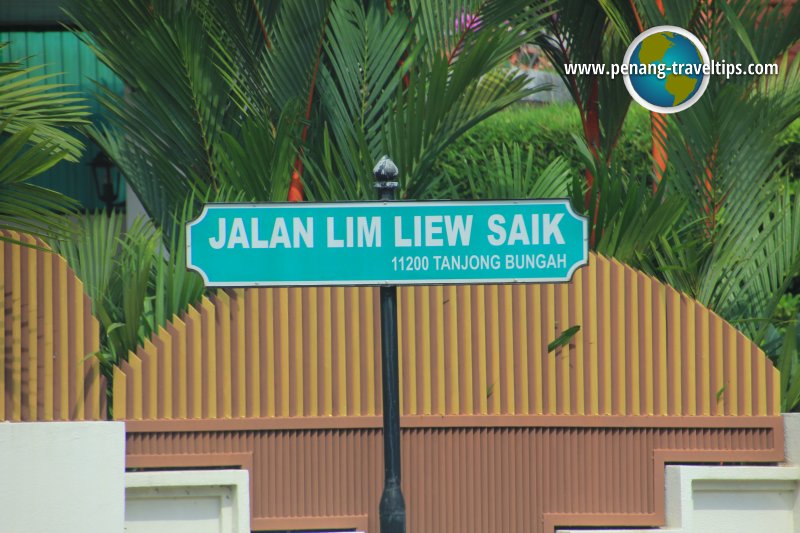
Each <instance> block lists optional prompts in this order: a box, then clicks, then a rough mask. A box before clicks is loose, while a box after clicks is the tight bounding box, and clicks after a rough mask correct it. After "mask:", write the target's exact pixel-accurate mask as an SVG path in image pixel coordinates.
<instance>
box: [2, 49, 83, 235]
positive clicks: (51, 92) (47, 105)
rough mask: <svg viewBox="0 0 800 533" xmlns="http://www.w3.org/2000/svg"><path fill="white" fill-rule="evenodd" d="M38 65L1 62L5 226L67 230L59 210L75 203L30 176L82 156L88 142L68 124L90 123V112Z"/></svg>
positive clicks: (44, 232) (39, 230)
mask: <svg viewBox="0 0 800 533" xmlns="http://www.w3.org/2000/svg"><path fill="white" fill-rule="evenodd" d="M5 46H7V45H6V44H2V43H0V49H2V48H4V47H5ZM39 69H41V67H27V68H26V67H23V66H22V65H21V64H19V63H0V229H12V230H17V231H23V232H26V233H30V234H33V235H38V236H46V235H55V234H61V235H63V234H64V233H65V231H66V224H65V223H64V219H63V217H61V216H60V214H61V213H65V212H68V211H69V210H70V209H71V208H74V207H75V203H74V202H72V201H70V200H69V199H68V198H67V197H65V196H64V195H62V194H59V193H56V192H54V191H51V190H48V189H45V188H42V187H37V186H35V185H31V184H29V183H26V182H27V181H28V180H29V179H30V178H32V177H34V176H36V175H38V174H41V173H42V172H44V171H46V170H48V169H49V168H52V167H53V166H54V165H55V164H56V163H58V162H59V161H61V160H67V161H72V162H75V161H77V160H78V158H79V156H80V154H81V152H82V150H83V144H82V143H81V141H80V140H79V139H78V138H76V137H75V136H73V134H72V133H70V132H69V129H70V128H72V127H74V126H77V125H80V124H84V123H86V117H87V115H88V112H87V111H86V109H87V108H86V106H85V105H83V102H84V100H83V99H82V98H80V97H78V96H77V95H75V94H74V93H71V92H68V91H65V90H64V87H65V86H64V85H63V84H54V83H50V82H51V80H52V78H53V77H54V76H55V75H37V74H36V72H37V71H38V70H39Z"/></svg>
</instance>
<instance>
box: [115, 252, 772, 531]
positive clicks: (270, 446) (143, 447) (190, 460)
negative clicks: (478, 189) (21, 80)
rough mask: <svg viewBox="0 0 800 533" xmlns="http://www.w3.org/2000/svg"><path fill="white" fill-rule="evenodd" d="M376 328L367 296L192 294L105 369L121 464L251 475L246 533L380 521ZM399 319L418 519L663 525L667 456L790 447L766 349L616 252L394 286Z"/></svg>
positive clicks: (526, 525)
mask: <svg viewBox="0 0 800 533" xmlns="http://www.w3.org/2000/svg"><path fill="white" fill-rule="evenodd" d="M377 318H378V303H377V290H376V289H373V288H303V289H247V290H232V291H229V292H223V291H219V292H218V293H217V294H216V295H214V296H212V297H210V298H207V299H204V300H203V301H202V302H201V304H199V305H198V306H196V308H192V309H191V310H190V311H189V312H188V313H186V314H185V315H184V316H182V317H180V318H179V319H175V320H174V321H172V323H171V324H169V325H168V326H167V327H166V328H165V329H164V330H163V331H161V332H159V334H158V335H157V336H156V337H154V338H153V339H151V342H148V343H146V344H145V346H144V347H143V348H141V349H140V350H138V351H137V353H136V354H130V361H129V363H127V364H125V365H123V366H122V367H121V368H120V369H118V371H117V372H116V373H115V388H114V391H115V396H114V402H115V403H114V405H115V409H114V415H115V418H117V419H122V420H126V421H127V424H126V425H127V428H128V435H129V436H128V450H127V453H128V466H129V467H137V468H150V467H153V468H164V467H203V466H205V467H216V466H234V467H240V468H247V469H248V470H249V471H250V473H251V494H252V498H251V510H252V526H253V528H254V529H256V530H258V529H263V530H279V529H293V528H297V529H322V530H324V529H335V528H358V529H368V530H369V531H372V532H377V531H378V523H377V518H378V517H377V502H378V498H379V497H380V489H381V483H382V478H383V475H382V468H381V465H382V457H381V435H380V427H381V426H380V425H381V419H380V416H379V415H380V411H381V409H380V405H381V402H380V397H381V396H380V357H379V350H380V345H379V324H378V319H377ZM399 318H400V326H399V329H400V336H401V339H400V357H401V388H402V409H403V413H404V416H403V419H402V425H403V435H402V439H403V450H402V451H403V461H404V462H403V469H404V474H403V475H404V479H403V487H404V491H405V493H406V499H407V502H408V509H409V531H415V532H431V533H433V532H436V533H439V532H476V533H477V532H494V531H510V532H520V533H522V532H549V531H552V530H553V528H554V527H555V526H557V525H561V526H580V525H593V526H602V525H614V526H651V525H652V526H655V525H658V524H660V523H661V521H662V520H663V503H664V502H663V498H664V495H663V487H664V483H663V473H664V468H663V467H664V464H665V463H666V462H726V461H727V462H731V461H735V462H775V461H779V460H781V459H782V457H783V441H782V426H781V419H780V417H779V416H777V415H778V414H779V402H778V392H779V391H778V383H779V380H778V376H777V372H776V370H775V368H774V367H773V366H772V364H771V363H770V362H769V360H768V359H767V358H766V357H765V356H764V354H763V353H762V352H761V351H760V350H759V349H758V348H757V347H756V346H755V345H754V344H753V343H751V342H750V341H749V340H747V339H746V338H745V337H744V336H742V335H741V333H739V332H738V331H736V330H735V329H734V328H733V327H731V326H730V325H729V324H727V323H725V322H724V321H723V320H721V319H720V318H719V317H717V316H716V315H714V314H713V313H711V312H709V311H708V310H707V309H705V308H704V307H702V306H700V305H699V304H697V302H695V301H693V300H691V299H690V298H687V297H686V296H685V295H682V294H679V293H678V292H676V291H674V290H673V289H671V288H669V287H666V286H664V285H663V284H661V283H659V282H657V281H655V280H653V279H652V278H649V277H648V276H645V275H643V274H641V273H639V272H636V271H634V270H632V269H630V268H628V267H626V266H623V265H621V264H619V263H617V262H616V261H613V260H608V259H605V258H603V257H599V256H596V255H592V256H591V258H590V262H589V266H588V267H586V268H584V269H582V270H580V271H578V272H577V273H576V275H575V277H574V279H573V280H572V282H570V283H567V284H560V285H546V284H545V285H518V286H503V285H496V286H458V287H454V286H443V287H407V288H401V289H400V290H399ZM574 325H580V326H581V330H580V332H579V333H578V334H577V335H576V336H575V337H574V338H573V339H572V340H571V342H570V343H569V344H568V345H567V346H564V347H562V348H559V349H557V350H555V351H554V352H552V353H547V349H546V347H547V344H548V343H549V342H551V341H552V340H554V339H555V338H556V337H558V335H559V334H560V333H561V332H562V331H564V330H566V329H567V328H569V327H571V326H574Z"/></svg>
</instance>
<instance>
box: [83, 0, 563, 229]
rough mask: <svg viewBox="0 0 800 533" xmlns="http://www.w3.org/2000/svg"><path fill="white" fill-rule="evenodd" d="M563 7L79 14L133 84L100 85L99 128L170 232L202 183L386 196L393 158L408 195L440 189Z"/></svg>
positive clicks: (139, 9) (173, 9) (178, 1)
mask: <svg viewBox="0 0 800 533" xmlns="http://www.w3.org/2000/svg"><path fill="white" fill-rule="evenodd" d="M550 4H551V2H550V1H545V2H538V3H536V4H533V5H532V4H531V3H530V2H528V1H527V0H488V1H480V2H478V1H475V0H460V1H458V2H440V1H438V0H410V1H408V2H403V3H401V4H400V5H398V6H395V7H396V8H395V9H394V10H393V13H390V12H389V10H388V9H387V6H386V4H385V3H383V2H362V1H360V0H321V1H314V2H308V1H306V0H286V1H283V2H265V1H253V0H231V1H229V2H228V1H226V2H216V1H211V0H200V1H198V2H185V1H183V0H162V1H157V2H141V1H140V0H81V1H80V2H77V1H75V2H73V7H72V9H71V13H72V15H73V17H74V19H75V20H76V24H77V27H78V29H79V31H80V32H81V35H82V36H83V39H84V41H85V42H86V44H87V45H88V46H90V47H91V48H92V49H93V50H94V51H95V53H96V54H97V56H98V57H99V58H100V59H101V60H102V61H103V62H104V63H105V64H106V65H108V66H109V67H110V68H111V69H112V70H113V71H114V72H115V73H116V74H117V75H118V76H119V77H120V78H121V79H122V80H123V81H124V82H125V84H126V86H127V87H129V89H130V90H129V91H128V93H127V94H126V95H124V96H118V95H114V94H110V93H108V92H105V93H103V94H101V97H100V99H101V103H102V104H103V106H104V107H105V109H106V110H107V112H108V113H107V116H108V120H109V125H108V126H107V127H105V128H99V129H95V130H93V136H94V137H95V139H96V140H97V141H98V143H99V144H101V145H102V146H103V148H104V149H105V151H106V152H107V153H108V154H109V155H110V156H111V158H112V159H113V160H114V162H115V163H116V164H117V166H118V167H119V168H120V169H121V170H122V172H123V174H124V175H125V176H126V178H127V179H128V181H129V183H130V184H131V185H132V187H133V188H134V190H135V191H136V193H137V195H138V196H139V197H140V198H141V200H142V202H143V204H144V205H145V208H146V209H147V211H148V213H149V214H150V215H151V216H152V217H153V218H154V220H156V222H157V224H159V225H162V226H163V225H164V221H166V220H169V219H170V217H172V216H174V215H175V214H176V213H177V212H178V211H179V210H180V206H182V205H183V199H184V198H185V197H186V196H187V195H188V194H189V193H191V192H194V193H197V194H200V195H202V196H206V195H211V196H212V197H213V196H216V195H217V194H218V193H219V191H221V190H223V189H226V188H228V189H230V190H234V191H237V192H238V193H241V194H242V195H243V197H244V198H245V199H247V200H251V201H266V200H286V198H287V192H288V189H289V183H290V177H291V176H292V173H293V171H297V174H298V175H301V177H302V179H303V182H304V186H305V192H306V195H307V197H308V198H310V199H314V200H342V199H350V200H353V199H373V198H374V197H375V191H374V188H373V187H372V175H371V170H372V167H373V166H374V164H375V162H376V161H377V160H378V159H379V158H380V156H381V155H383V154H389V155H390V156H391V157H392V159H393V160H394V161H395V162H396V163H397V165H398V166H399V168H400V170H401V180H402V187H403V192H402V194H403V195H404V196H407V197H413V198H426V197H431V196H432V195H433V194H435V192H436V191H437V186H438V185H439V183H438V180H437V179H434V178H432V176H433V175H434V174H433V173H432V172H431V170H432V168H433V165H434V163H435V161H436V160H437V159H438V156H439V154H441V153H442V151H444V150H445V149H446V148H447V147H448V146H449V145H450V144H451V143H452V142H454V141H455V140H456V139H457V138H458V137H459V136H460V135H462V134H463V133H464V132H465V131H467V130H469V129H470V128H471V127H472V126H474V125H475V124H477V123H479V122H481V121H482V120H484V119H485V118H487V117H489V116H491V115H492V114H494V113H496V112H498V111H500V110H501V109H503V108H505V107H506V106H508V105H510V104H511V103H513V102H515V101H517V100H518V99H519V98H520V97H522V96H524V95H526V94H529V93H530V92H531V91H529V90H527V89H525V87H524V85H525V79H524V77H523V76H520V75H517V74H516V73H515V72H513V71H511V70H509V69H506V68H501V67H502V65H504V64H505V62H506V59H507V57H508V56H509V55H510V54H511V52H512V51H514V50H516V49H517V48H519V46H520V45H522V44H523V43H525V42H527V41H529V40H530V39H531V38H533V37H535V36H536V35H537V34H538V33H539V32H540V31H541V27H542V25H543V23H544V20H545V19H546V18H547V17H548V16H549V15H550V14H551V12H550V11H549V6H550ZM466 14H471V15H473V16H475V17H479V18H480V28H479V29H476V28H471V27H467V26H465V25H464V24H460V23H459V22H458V21H459V20H460V19H461V18H464V16H465V15H466ZM163 227H165V229H166V228H167V227H168V225H166V226H163Z"/></svg>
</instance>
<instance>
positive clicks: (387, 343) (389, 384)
mask: <svg viewBox="0 0 800 533" xmlns="http://www.w3.org/2000/svg"><path fill="white" fill-rule="evenodd" d="M373 174H374V175H375V187H376V188H377V189H378V195H379V198H380V199H381V200H382V201H393V200H394V199H395V191H396V190H397V187H398V185H399V184H398V182H397V174H398V171H397V167H396V166H395V164H394V163H393V162H392V160H391V159H389V158H387V157H383V158H382V159H381V160H380V161H378V164H377V165H376V166H375V170H374V171H373ZM380 291H381V353H382V361H381V362H382V368H383V375H382V383H383V469H384V477H383V494H381V502H380V506H379V512H380V521H381V533H405V531H406V502H405V499H404V498H403V491H402V490H401V488H400V376H399V374H400V364H399V361H398V354H397V286H396V285H384V286H382V287H381V289H380Z"/></svg>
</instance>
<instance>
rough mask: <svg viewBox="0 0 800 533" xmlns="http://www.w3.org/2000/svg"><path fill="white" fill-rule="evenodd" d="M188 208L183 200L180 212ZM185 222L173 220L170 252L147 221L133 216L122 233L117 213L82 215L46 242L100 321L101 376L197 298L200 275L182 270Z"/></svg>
mask: <svg viewBox="0 0 800 533" xmlns="http://www.w3.org/2000/svg"><path fill="white" fill-rule="evenodd" d="M188 206H189V202H186V206H185V207H184V210H183V214H184V215H185V214H186V213H188V212H189V207H188ZM185 222H186V219H185V218H179V219H176V220H175V221H174V228H173V230H172V232H171V235H172V237H171V238H172V242H171V244H172V246H173V247H172V248H171V249H172V250H173V252H172V253H170V254H168V255H167V252H166V250H165V248H164V243H163V235H162V232H161V231H160V230H159V229H157V228H156V227H154V226H153V224H152V223H150V222H149V221H145V220H142V219H138V220H136V221H135V223H134V224H133V226H132V227H130V228H128V229H127V230H126V231H124V232H123V223H124V216H123V215H120V214H116V213H112V214H110V215H106V214H104V213H97V214H94V215H86V216H83V217H81V218H79V219H77V220H76V221H75V227H74V229H73V231H72V233H71V236H70V237H69V238H66V239H60V240H53V241H51V242H50V245H51V247H52V248H53V250H54V251H55V252H56V253H59V254H60V255H62V256H63V257H64V258H65V259H66V260H67V263H68V264H69V266H70V268H72V269H73V270H74V271H75V274H76V275H77V276H78V278H79V279H80V280H81V281H82V282H83V284H84V288H85V290H86V293H87V294H88V295H89V298H90V299H91V300H92V310H93V314H94V315H95V317H97V319H98V321H99V322H100V325H101V349H100V352H99V353H98V354H95V355H97V356H98V357H99V359H100V361H101V363H102V365H103V371H104V373H105V374H106V375H108V376H110V374H111V370H112V368H113V365H116V364H118V363H119V361H120V360H122V359H127V356H128V352H129V351H133V350H136V348H137V346H139V345H141V344H142V342H143V341H144V339H146V338H148V337H150V336H151V335H152V334H154V333H156V331H157V329H158V328H159V327H161V326H164V325H165V324H166V322H167V321H168V320H169V319H171V318H172V317H173V316H174V315H177V314H180V313H182V312H183V311H185V310H186V309H187V308H188V306H189V305H191V304H192V303H194V302H196V301H198V300H199V299H200V297H201V296H202V294H203V281H202V279H200V277H199V276H198V275H197V274H196V273H194V272H190V271H187V270H186V252H185V229H184V228H185Z"/></svg>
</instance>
